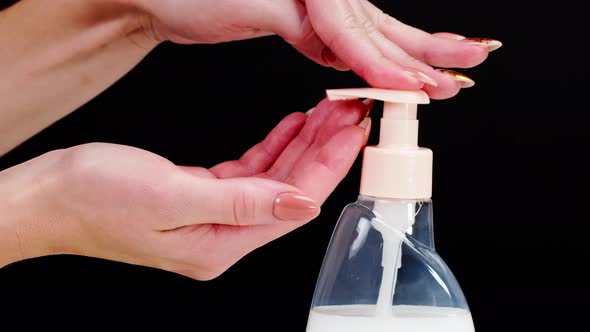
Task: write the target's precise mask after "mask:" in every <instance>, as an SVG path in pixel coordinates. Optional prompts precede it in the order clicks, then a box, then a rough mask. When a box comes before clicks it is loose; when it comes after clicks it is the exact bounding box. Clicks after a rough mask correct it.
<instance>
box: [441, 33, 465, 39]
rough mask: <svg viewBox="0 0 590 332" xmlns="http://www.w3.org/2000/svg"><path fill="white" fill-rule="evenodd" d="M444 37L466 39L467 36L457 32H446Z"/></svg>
mask: <svg viewBox="0 0 590 332" xmlns="http://www.w3.org/2000/svg"><path fill="white" fill-rule="evenodd" d="M444 37H445V38H448V39H454V40H463V39H465V36H461V35H458V34H456V33H450V32H448V33H446V34H445V36H444Z"/></svg>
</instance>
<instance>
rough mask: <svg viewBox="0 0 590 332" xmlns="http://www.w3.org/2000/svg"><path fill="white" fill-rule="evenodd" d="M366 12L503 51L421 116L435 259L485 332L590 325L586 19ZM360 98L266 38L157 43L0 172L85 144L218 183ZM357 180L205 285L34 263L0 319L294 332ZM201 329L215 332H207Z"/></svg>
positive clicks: (481, 8)
mask: <svg viewBox="0 0 590 332" xmlns="http://www.w3.org/2000/svg"><path fill="white" fill-rule="evenodd" d="M0 3H2V2H0ZM4 3H6V2H4ZM375 3H377V4H379V6H380V7H381V8H382V9H384V10H385V11H386V12H388V13H390V14H391V15H393V16H395V17H397V18H398V19H400V20H402V21H404V22H406V23H408V24H411V25H413V26H417V27H420V28H422V29H424V30H427V31H432V32H434V31H453V32H457V33H461V34H464V35H467V36H481V37H493V38H497V39H499V40H501V41H503V42H504V47H503V48H501V49H500V50H498V51H496V52H494V53H492V54H490V57H489V59H488V60H487V61H486V62H485V63H484V64H482V65H481V66H479V67H478V68H475V69H468V70H461V71H462V72H464V73H465V74H467V75H469V76H470V77H472V78H473V79H474V80H475V81H476V82H477V84H476V86H475V87H474V88H471V89H466V90H463V91H462V92H461V93H460V94H459V95H458V96H457V97H455V98H453V99H451V100H446V101H434V102H432V103H431V105H428V106H426V107H423V108H422V112H421V114H420V119H421V133H420V142H421V145H422V146H426V147H429V148H431V149H432V150H433V151H434V156H435V166H434V195H433V200H434V203H435V204H434V214H435V238H436V242H437V251H438V252H439V253H440V255H441V256H442V257H443V258H444V259H445V261H446V262H447V263H448V265H449V266H450V267H451V269H452V270H453V271H454V273H455V275H456V276H457V279H458V280H459V282H460V284H461V286H462V287H463V291H464V292H465V295H466V297H467V300H468V302H469V304H470V307H471V310H472V313H473V317H474V321H475V325H476V329H477V330H478V331H479V332H484V331H512V330H526V331H528V330H534V329H538V328H545V329H554V330H556V331H561V330H573V329H574V328H575V327H577V326H578V324H580V323H582V322H584V321H585V320H584V317H583V314H584V313H585V310H584V305H582V306H578V305H577V304H576V301H579V302H581V303H582V304H584V299H586V298H587V297H588V295H589V287H588V283H589V280H588V277H587V275H586V274H585V273H584V272H582V268H583V267H585V265H586V264H587V262H588V259H589V251H588V248H587V247H588V245H587V242H586V239H587V237H588V235H587V234H588V221H589V217H588V209H587V204H588V203H587V198H588V193H587V188H589V185H590V178H589V174H588V171H587V170H588V167H589V166H590V165H589V162H588V158H587V156H586V154H587V152H588V151H587V149H588V148H587V146H588V143H589V141H590V139H589V138H590V137H589V136H590V134H589V132H590V123H589V122H588V121H589V120H590V116H589V115H588V111H589V109H588V106H587V103H586V97H587V88H586V87H587V81H588V79H589V77H590V72H589V70H588V69H587V58H588V53H587V52H585V51H583V49H584V48H587V47H584V46H587V45H586V44H587V43H588V39H587V34H588V32H589V31H588V29H587V28H585V27H584V26H585V25H586V24H587V21H588V13H589V12H590V11H589V9H590V5H588V4H585V3H587V2H583V1H559V2H549V4H540V3H538V2H533V1H530V2H523V1H489V2H485V3H484V2H476V1H472V2H470V3H466V2H457V1H444V2H443V1H437V2H433V3H430V2H429V3H427V2H420V1H393V0H389V1H375ZM3 33H5V32H3ZM0 47H2V46H1V45H0ZM0 79H1V71H0ZM361 85H364V83H363V82H362V80H360V79H359V78H358V77H356V76H355V75H354V74H352V73H350V72H349V73H341V72H336V71H333V70H330V69H327V68H323V67H320V66H317V65H315V64H314V63H312V62H311V61H310V60H307V59H306V58H304V57H303V56H301V55H299V54H298V53H297V52H296V51H295V50H293V49H291V48H290V46H288V45H287V44H285V43H284V42H282V41H281V40H280V39H279V38H277V37H268V38H263V39H259V40H253V41H247V42H236V43H227V44H220V45H214V46H205V45H195V46H179V45H173V44H170V43H167V44H163V45H161V46H160V47H158V48H157V49H156V50H155V51H153V52H152V53H151V54H150V55H149V56H148V57H147V58H146V59H145V60H144V61H143V62H142V63H141V64H140V65H139V66H137V67H136V68H135V69H134V70H132V71H131V72H130V73H129V74H128V75H126V76H125V77H124V78H123V79H121V80H120V81H119V82H117V83H116V84H114V85H113V86H112V87H111V88H109V89H108V90H107V91H105V92H104V93H102V94H101V95H100V96H98V97H97V98H95V99H94V100H92V101H90V102H89V103H88V104H86V105H84V106H83V107H81V108H80V109H79V110H77V111H76V112H74V113H73V114H71V115H70V116H68V117H66V118H64V119H63V120H61V121H59V122H57V123H56V124H54V125H53V126H51V127H50V128H48V129H46V130H44V131H43V132H41V133H40V134H38V135H37V136H35V137H33V138H32V139H30V140H29V141H28V142H26V143H24V144H22V145H21V146H20V147H18V148H16V149H15V150H14V151H12V152H10V153H9V154H7V155H5V156H4V157H2V158H1V159H0V169H3V168H7V167H9V166H12V165H15V164H18V163H20V162H23V161H25V160H27V159H30V158H32V157H34V156H37V155H39V154H42V153H44V152H47V151H50V150H52V149H56V148H64V147H69V146H73V145H76V144H81V143H86V142H96V141H100V142H113V143H120V144H127V145H132V146H136V147H140V148H143V149H146V150H149V151H152V152H155V153H158V154H160V155H162V156H164V157H166V158H169V159H170V160H172V161H173V162H175V163H177V164H184V165H200V166H211V165H214V164H216V163H218V162H220V161H224V160H229V159H232V158H237V157H239V156H240V154H241V153H242V152H243V151H245V150H246V149H247V148H248V147H249V146H251V145H253V144H255V143H256V142H258V141H259V140H260V139H262V138H263V137H264V136H265V134H266V133H267V132H268V131H269V130H270V129H271V128H272V127H273V126H274V124H276V123H277V122H278V121H279V120H280V119H281V118H282V117H284V116H285V115H286V114H289V113H291V112H297V111H305V110H307V109H309V108H310V107H312V106H314V105H315V104H316V103H317V102H318V101H319V100H320V99H321V98H322V97H323V95H324V90H325V89H326V88H338V87H354V86H361ZM72 93H75V91H72ZM379 106H380V105H379ZM378 113H379V112H377V113H375V114H374V115H373V116H374V118H375V117H376V116H378ZM376 134H377V131H376V130H375V131H374V132H373V135H372V136H371V143H375V142H376ZM228 136H229V137H232V139H231V140H228V139H227V137H228ZM359 167H360V163H358V162H357V164H356V165H355V167H354V168H353V169H352V171H351V173H350V174H349V176H348V177H347V178H346V179H345V180H344V181H343V182H342V183H341V185H340V186H339V187H338V188H337V190H336V191H335V192H334V193H333V194H332V195H331V196H330V198H329V199H328V200H327V202H326V203H325V205H324V206H323V210H322V214H321V215H320V217H318V218H317V219H316V220H315V221H313V222H312V223H310V224H309V225H307V226H305V227H303V228H301V229H299V230H297V231H295V232H293V233H291V234H289V235H287V236H285V237H283V238H281V239H278V240H276V241H274V242H272V243H271V244H269V245H267V246H265V247H263V248H260V249H259V250H256V251H255V252H253V253H251V254H250V255H248V256H247V257H245V258H244V259H243V260H241V261H240V262H239V263H237V264H236V265H235V266H233V267H232V268H231V269H230V270H228V271H227V272H226V273H225V274H223V275H222V276H221V277H219V278H217V279H215V280H213V281H209V282H199V281H194V280H191V279H188V278H185V277H181V276H178V275H175V274H172V273H169V272H165V271H159V270H154V269H149V268H144V267H138V266H131V265H126V264H121V263H116V262H110V261H102V260H97V259H92V258H84V257H74V256H59V257H57V256H56V257H45V258H39V259H33V260H29V261H24V262H19V263H16V264H13V265H10V266H8V267H5V268H3V269H1V270H0V303H1V305H2V306H4V307H5V308H4V309H3V310H2V311H1V312H2V313H0V316H4V317H5V318H4V319H3V320H5V319H8V320H5V321H10V318H12V319H13V320H14V319H15V318H14V317H15V316H13V314H14V313H18V312H21V313H23V312H24V313H26V314H27V315H28V317H31V319H25V320H19V321H18V323H19V324H25V325H27V324H31V323H39V322H40V323H42V324H43V326H46V327H59V326H64V325H67V324H70V323H68V322H70V320H69V318H71V317H80V316H79V315H83V317H85V319H86V323H87V324H90V325H94V324H97V323H106V324H109V325H111V324H112V325H113V326H115V325H116V324H120V323H121V322H127V323H131V324H133V326H137V325H138V324H140V323H141V322H148V323H149V324H150V325H151V324H155V323H164V324H166V325H168V326H170V325H172V324H174V325H175V324H180V325H184V327H185V328H187V329H191V330H206V331H208V330H215V331H230V330H232V329H235V328H236V327H239V328H241V329H244V330H248V331H249V330H256V331H304V329H305V324H306V318H307V314H308V310H309V305H310V303H311V297H312V295H313V291H314V286H315V281H316V277H317V273H318V271H319V268H320V265H321V261H322V258H323V255H324V252H325V249H326V246H327V244H328V241H329V238H330V235H331V232H332V229H333V227H334V224H335V222H336V220H337V218H338V216H339V214H340V212H341V210H342V208H343V207H344V205H345V204H346V203H348V202H352V201H354V200H355V199H356V196H357V194H358V183H359V170H360V168H359ZM585 306H586V307H587V304H586V305H585ZM140 308H141V310H136V309H140ZM143 310H146V311H143ZM40 315H43V316H45V315H48V316H45V317H52V318H46V319H37V318H36V317H39V316H40ZM121 318H123V320H122V321H121V320H119V319H121ZM115 322H117V323H115ZM211 324H213V326H215V328H214V329H213V328H212V329H206V328H203V326H205V325H208V326H211ZM545 329H544V330H545Z"/></svg>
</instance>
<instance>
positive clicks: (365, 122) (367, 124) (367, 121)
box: [358, 118, 371, 137]
mask: <svg viewBox="0 0 590 332" xmlns="http://www.w3.org/2000/svg"><path fill="white" fill-rule="evenodd" d="M358 126H359V127H361V128H363V129H364V130H365V137H366V136H369V133H370V132H371V118H364V119H363V121H361V122H360V123H359V124H358Z"/></svg>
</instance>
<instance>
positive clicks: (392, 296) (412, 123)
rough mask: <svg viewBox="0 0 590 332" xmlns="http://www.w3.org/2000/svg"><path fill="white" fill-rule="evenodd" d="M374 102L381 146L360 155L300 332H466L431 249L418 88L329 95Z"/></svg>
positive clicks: (428, 160) (455, 295)
mask: <svg viewBox="0 0 590 332" xmlns="http://www.w3.org/2000/svg"><path fill="white" fill-rule="evenodd" d="M327 94H328V98H329V99H332V100H337V99H355V98H371V99H375V100H381V101H383V102H384V105H383V117H382V119H381V129H380V137H379V144H378V145H377V146H368V147H366V148H365V150H364V154H363V166H362V172H361V186H360V195H359V198H358V200H357V201H356V202H355V203H352V204H349V205H347V206H346V207H345V209H344V211H343V212H342V214H341V216H340V219H339V220H338V223H337V225H336V228H335V230H334V233H333V235H332V238H331V240H330V244H329V247H328V250H327V252H326V255H325V257H324V262H323V265H322V268H321V271H320V275H319V278H318V281H317V285H316V289H315V294H314V297H313V302H312V306H311V310H310V314H309V318H308V322H307V332H332V331H333V332H396V331H398V332H435V331H436V332H473V331H474V326H473V321H472V318H471V314H470V311H469V308H468V306H467V302H466V300H465V297H464V295H463V292H462V291H461V288H460V286H459V284H458V283H457V280H456V279H455V277H454V276H453V274H452V272H451V271H450V270H449V268H448V267H447V265H446V264H445V263H444V262H443V260H442V259H441V258H440V256H438V254H437V253H436V251H435V250H434V238H433V229H432V202H431V199H430V197H431V192H432V151H430V150H429V149H425V148H420V147H418V144H417V143H418V120H417V118H416V113H417V105H418V104H427V103H429V98H428V95H427V94H426V93H424V92H423V91H392V90H382V89H373V88H361V89H338V90H328V91H327Z"/></svg>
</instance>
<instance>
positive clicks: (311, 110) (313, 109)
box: [305, 107, 315, 116]
mask: <svg viewBox="0 0 590 332" xmlns="http://www.w3.org/2000/svg"><path fill="white" fill-rule="evenodd" d="M313 111H315V107H313V108H311V109H310V110H309V111H307V112H305V115H307V116H310V115H311V114H313Z"/></svg>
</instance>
